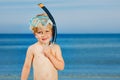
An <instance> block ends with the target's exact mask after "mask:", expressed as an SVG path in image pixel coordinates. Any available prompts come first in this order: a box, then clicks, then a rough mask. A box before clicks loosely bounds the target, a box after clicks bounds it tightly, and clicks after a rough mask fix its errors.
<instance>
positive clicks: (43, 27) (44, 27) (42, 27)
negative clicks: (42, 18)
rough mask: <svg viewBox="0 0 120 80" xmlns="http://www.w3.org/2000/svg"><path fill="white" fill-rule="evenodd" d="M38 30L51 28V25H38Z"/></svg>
mask: <svg viewBox="0 0 120 80" xmlns="http://www.w3.org/2000/svg"><path fill="white" fill-rule="evenodd" d="M38 30H51V27H50V26H41V27H38Z"/></svg>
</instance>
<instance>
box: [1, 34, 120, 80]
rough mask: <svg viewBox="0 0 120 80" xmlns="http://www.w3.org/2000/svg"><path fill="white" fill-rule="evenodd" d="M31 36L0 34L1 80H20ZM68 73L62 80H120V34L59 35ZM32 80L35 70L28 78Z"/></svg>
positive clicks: (64, 74)
mask: <svg viewBox="0 0 120 80" xmlns="http://www.w3.org/2000/svg"><path fill="white" fill-rule="evenodd" d="M35 42H36V39H35V37H34V35H32V34H0V80H20V75H21V70H22V66H23V63H24V59H25V55H26V50H27V48H28V46H30V45H31V44H33V43H35ZM56 43H57V44H59V45H60V46H61V49H62V55H63V58H64V60H65V69H64V70H63V71H59V80H120V34H58V36H57V42H56ZM29 80H33V70H32V69H31V73H30V75H29Z"/></svg>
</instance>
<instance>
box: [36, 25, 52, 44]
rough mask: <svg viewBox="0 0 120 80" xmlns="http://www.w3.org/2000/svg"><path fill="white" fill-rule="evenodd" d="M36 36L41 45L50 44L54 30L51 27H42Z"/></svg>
mask: <svg viewBox="0 0 120 80" xmlns="http://www.w3.org/2000/svg"><path fill="white" fill-rule="evenodd" d="M35 36H36V38H37V39H38V41H39V42H40V43H41V44H49V42H50V40H51V38H52V30H51V28H50V26H49V25H47V26H46V27H40V28H38V30H37V32H36V33H35Z"/></svg>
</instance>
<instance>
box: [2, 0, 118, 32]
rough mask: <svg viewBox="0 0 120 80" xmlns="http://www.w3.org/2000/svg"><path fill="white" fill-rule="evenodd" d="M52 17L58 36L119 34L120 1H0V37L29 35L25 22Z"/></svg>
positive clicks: (27, 23) (27, 24)
mask: <svg viewBox="0 0 120 80" xmlns="http://www.w3.org/2000/svg"><path fill="white" fill-rule="evenodd" d="M39 3H43V4H44V5H45V6H46V7H47V8H48V9H49V11H50V12H51V14H52V15H53V17H54V19H55V21H56V24H57V30H58V33H70V34H71V33H73V34H74V33H75V34H76V33H120V0H0V34H2V33H32V32H31V31H30V30H29V20H30V19H31V18H32V17H33V16H35V15H37V14H40V13H43V12H44V11H43V10H42V9H41V8H39V7H38V5H37V4H39Z"/></svg>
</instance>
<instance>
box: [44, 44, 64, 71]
mask: <svg viewBox="0 0 120 80" xmlns="http://www.w3.org/2000/svg"><path fill="white" fill-rule="evenodd" d="M55 51H56V52H55V56H54V55H53V53H54V51H52V49H51V50H45V55H46V56H47V57H48V58H49V60H50V61H51V62H52V64H53V65H54V67H55V68H56V69H57V70H63V69H64V60H63V57H62V53H61V49H60V46H58V45H55Z"/></svg>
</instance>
